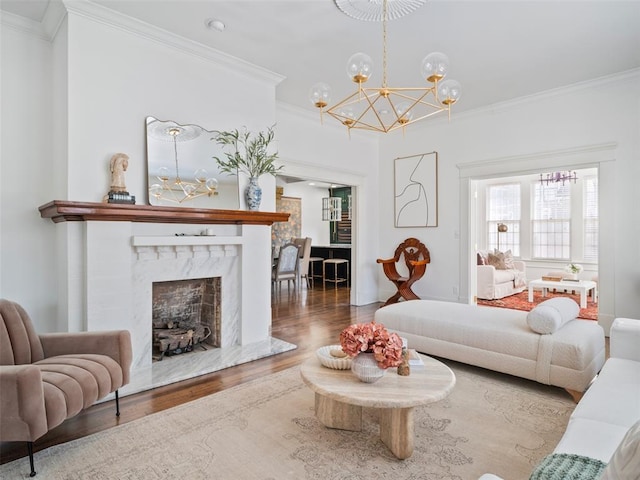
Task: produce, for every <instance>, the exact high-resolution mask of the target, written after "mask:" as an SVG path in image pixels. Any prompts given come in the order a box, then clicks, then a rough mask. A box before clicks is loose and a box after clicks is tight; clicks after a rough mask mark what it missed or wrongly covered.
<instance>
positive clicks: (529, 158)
mask: <svg viewBox="0 0 640 480" xmlns="http://www.w3.org/2000/svg"><path fill="white" fill-rule="evenodd" d="M615 148H616V145H615V144H602V145H595V146H587V147H578V148H574V149H568V150H563V151H551V152H545V153H541V154H535V155H525V156H517V157H508V158H502V159H490V160H486V161H481V162H471V163H467V164H459V165H457V167H458V169H459V172H460V185H459V186H460V252H459V255H460V272H459V274H460V293H461V298H463V299H466V302H467V303H474V300H475V299H474V295H475V292H476V289H477V284H476V263H477V262H476V253H475V252H476V248H477V246H478V243H479V241H478V235H479V232H478V227H477V224H478V221H477V218H478V217H477V216H478V211H477V202H476V200H475V194H476V182H477V181H479V180H484V179H488V178H499V177H505V176H514V175H524V174H538V173H539V172H544V171H555V170H562V169H565V170H566V169H571V170H576V169H580V168H596V169H597V172H598V189H599V195H598V203H599V207H598V210H599V212H600V215H599V229H598V230H599V234H598V279H599V282H598V283H599V286H600V288H599V299H598V300H599V301H598V304H599V307H598V308H599V313H598V323H599V324H600V325H601V326H602V327H603V328H604V329H605V332H607V334H608V332H609V328H610V326H611V323H612V322H613V319H614V318H615V314H614V308H613V306H614V298H613V286H614V280H615V275H614V273H615V266H614V264H613V256H612V255H611V252H612V251H613V249H614V238H613V236H612V235H610V234H608V232H612V231H614V228H615V227H614V219H613V216H612V215H607V214H603V212H611V211H613V197H614V194H615V156H614V154H615ZM532 166H535V168H532Z"/></svg>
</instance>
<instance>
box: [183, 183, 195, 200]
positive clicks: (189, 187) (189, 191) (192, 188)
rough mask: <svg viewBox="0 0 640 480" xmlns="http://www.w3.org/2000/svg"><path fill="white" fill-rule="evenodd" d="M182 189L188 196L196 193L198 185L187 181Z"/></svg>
mask: <svg viewBox="0 0 640 480" xmlns="http://www.w3.org/2000/svg"><path fill="white" fill-rule="evenodd" d="M182 190H183V191H184V193H185V195H186V196H187V197H191V196H192V195H193V194H194V193H196V190H197V187H196V186H195V185H191V184H190V183H187V184H186V185H184V187H182Z"/></svg>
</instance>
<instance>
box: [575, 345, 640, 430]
mask: <svg viewBox="0 0 640 480" xmlns="http://www.w3.org/2000/svg"><path fill="white" fill-rule="evenodd" d="M639 367H640V364H639V363H638V362H634V361H633V360H625V359H622V358H610V359H609V360H607V362H606V363H605V364H604V367H602V370H601V371H600V374H599V375H598V379H597V381H596V382H594V383H593V385H592V386H591V388H589V390H587V392H586V393H585V395H584V397H583V398H582V400H581V401H580V403H579V404H578V405H577V406H576V409H575V410H574V412H573V414H572V416H573V417H574V418H587V419H591V420H597V421H600V422H604V423H610V424H612V425H618V426H620V427H622V428H623V429H624V430H626V429H628V428H629V427H631V425H633V423H634V422H635V421H636V420H638V419H640V368H639Z"/></svg>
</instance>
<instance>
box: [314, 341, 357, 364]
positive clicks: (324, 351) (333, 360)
mask: <svg viewBox="0 0 640 480" xmlns="http://www.w3.org/2000/svg"><path fill="white" fill-rule="evenodd" d="M334 349H337V350H342V347H341V346H340V345H327V346H325V347H320V348H319V349H318V350H316V357H318V360H320V363H321V364H322V365H323V366H325V367H327V368H333V369H334V370H349V369H350V368H351V357H342V358H338V357H334V356H332V355H331V353H330V352H331V350H334Z"/></svg>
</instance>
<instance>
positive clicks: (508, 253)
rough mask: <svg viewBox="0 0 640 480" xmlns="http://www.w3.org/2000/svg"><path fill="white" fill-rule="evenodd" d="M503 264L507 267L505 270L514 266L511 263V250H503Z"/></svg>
mask: <svg viewBox="0 0 640 480" xmlns="http://www.w3.org/2000/svg"><path fill="white" fill-rule="evenodd" d="M504 266H505V267H507V270H510V269H514V268H516V266H515V265H514V264H513V254H512V253H511V250H507V251H506V252H504Z"/></svg>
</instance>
